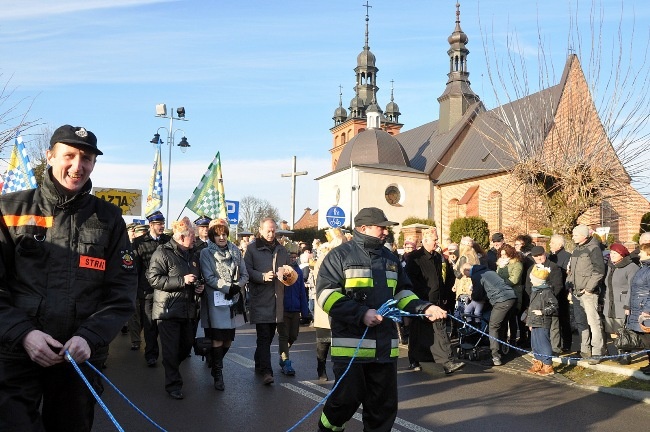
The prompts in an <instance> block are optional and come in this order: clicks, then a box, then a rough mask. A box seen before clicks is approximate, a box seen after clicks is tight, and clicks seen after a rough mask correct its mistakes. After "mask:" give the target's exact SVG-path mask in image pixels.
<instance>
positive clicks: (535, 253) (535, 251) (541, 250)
mask: <svg viewBox="0 0 650 432" xmlns="http://www.w3.org/2000/svg"><path fill="white" fill-rule="evenodd" d="M530 254H531V255H532V256H540V255H544V254H546V249H544V248H543V247H542V246H533V248H532V249H531V250H530Z"/></svg>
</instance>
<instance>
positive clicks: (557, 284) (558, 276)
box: [525, 258, 564, 297]
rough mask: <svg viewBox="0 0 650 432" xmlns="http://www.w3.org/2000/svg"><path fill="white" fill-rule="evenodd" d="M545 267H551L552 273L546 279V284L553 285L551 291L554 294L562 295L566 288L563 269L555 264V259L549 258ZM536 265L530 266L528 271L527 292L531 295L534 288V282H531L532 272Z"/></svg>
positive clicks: (544, 264)
mask: <svg viewBox="0 0 650 432" xmlns="http://www.w3.org/2000/svg"><path fill="white" fill-rule="evenodd" d="M542 265H543V266H544V267H548V268H550V269H551V273H550V274H549V275H548V279H546V284H547V285H548V286H549V287H551V291H552V292H553V295H554V296H556V297H557V296H558V295H560V293H561V292H562V290H563V289H564V280H563V279H562V269H560V267H559V266H558V265H557V264H555V263H554V262H553V261H551V260H549V259H548V258H547V259H546V261H544V263H543V264H542ZM534 268H535V266H534V265H533V266H531V267H528V271H527V272H526V284H525V287H526V292H527V293H528V295H531V292H532V289H533V284H532V283H531V282H530V272H532V271H533V269H534Z"/></svg>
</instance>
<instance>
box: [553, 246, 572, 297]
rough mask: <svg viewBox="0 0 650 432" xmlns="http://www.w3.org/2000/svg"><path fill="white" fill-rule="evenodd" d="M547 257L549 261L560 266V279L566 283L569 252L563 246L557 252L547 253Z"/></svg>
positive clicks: (569, 258)
mask: <svg viewBox="0 0 650 432" xmlns="http://www.w3.org/2000/svg"><path fill="white" fill-rule="evenodd" d="M548 259H549V261H551V262H554V263H555V264H557V266H558V267H560V270H561V271H562V281H563V282H564V283H566V277H567V268H568V267H569V261H570V260H571V254H570V253H569V252H567V251H566V250H565V249H564V248H560V249H559V250H558V251H557V252H551V253H549V254H548ZM565 289H566V287H565Z"/></svg>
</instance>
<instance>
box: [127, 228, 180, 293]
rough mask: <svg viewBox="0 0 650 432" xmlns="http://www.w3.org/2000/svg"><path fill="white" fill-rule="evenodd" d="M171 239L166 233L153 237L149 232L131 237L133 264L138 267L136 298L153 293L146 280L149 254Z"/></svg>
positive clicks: (149, 260) (149, 259)
mask: <svg viewBox="0 0 650 432" xmlns="http://www.w3.org/2000/svg"><path fill="white" fill-rule="evenodd" d="M169 240H171V237H170V236H168V235H167V234H160V237H158V238H157V239H154V238H153V237H151V232H148V233H146V234H144V235H141V236H140V237H137V238H135V239H133V253H134V255H135V265H136V267H137V269H138V298H144V297H145V295H147V294H153V288H152V287H151V285H149V281H148V280H147V270H148V269H149V263H150V262H151V256H152V255H153V253H154V252H155V251H156V249H158V246H160V245H163V244H165V243H167V242H168V241H169Z"/></svg>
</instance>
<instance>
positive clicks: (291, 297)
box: [284, 264, 311, 318]
mask: <svg viewBox="0 0 650 432" xmlns="http://www.w3.org/2000/svg"><path fill="white" fill-rule="evenodd" d="M291 267H293V269H294V270H295V271H296V273H298V279H297V280H296V282H294V283H293V285H289V286H285V287H284V311H285V312H300V315H301V316H302V317H303V318H307V317H309V316H311V312H309V304H308V303H307V289H306V288H305V279H304V277H303V274H302V270H300V266H299V265H297V264H291Z"/></svg>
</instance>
